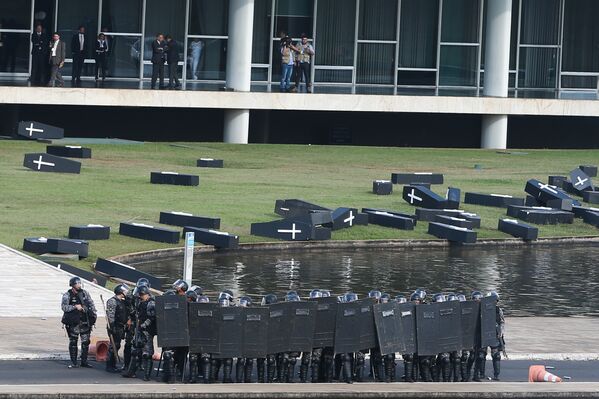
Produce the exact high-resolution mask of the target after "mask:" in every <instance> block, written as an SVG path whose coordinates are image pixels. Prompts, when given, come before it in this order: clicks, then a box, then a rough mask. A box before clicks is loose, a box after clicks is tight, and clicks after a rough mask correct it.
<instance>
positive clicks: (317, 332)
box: [311, 297, 337, 348]
mask: <svg viewBox="0 0 599 399" xmlns="http://www.w3.org/2000/svg"><path fill="white" fill-rule="evenodd" d="M311 300H313V301H315V302H316V303H317V307H316V326H315V328H314V342H313V343H312V345H314V347H315V348H326V347H332V346H333V345H334V344H335V320H336V317H337V298H334V297H325V298H314V299H311Z"/></svg>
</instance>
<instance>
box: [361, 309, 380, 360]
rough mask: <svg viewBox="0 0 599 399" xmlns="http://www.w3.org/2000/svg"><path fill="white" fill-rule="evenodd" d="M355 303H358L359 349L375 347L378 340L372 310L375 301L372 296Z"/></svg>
mask: <svg viewBox="0 0 599 399" xmlns="http://www.w3.org/2000/svg"><path fill="white" fill-rule="evenodd" d="M357 303H358V304H359V305H360V324H359V326H360V349H361V350H363V349H370V348H376V347H377V344H378V341H377V339H376V326H375V324H374V312H373V310H372V306H373V305H374V304H375V301H374V299H372V298H365V299H360V300H359V301H357Z"/></svg>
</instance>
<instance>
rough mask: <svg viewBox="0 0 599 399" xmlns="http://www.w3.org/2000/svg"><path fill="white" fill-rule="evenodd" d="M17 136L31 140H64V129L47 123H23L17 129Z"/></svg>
mask: <svg viewBox="0 0 599 399" xmlns="http://www.w3.org/2000/svg"><path fill="white" fill-rule="evenodd" d="M17 134H18V135H19V136H22V137H25V138H27V139H31V140H37V139H62V138H64V129H63V128H60V127H56V126H52V125H46V124H45V123H39V122H33V121H21V122H19V126H18V128H17Z"/></svg>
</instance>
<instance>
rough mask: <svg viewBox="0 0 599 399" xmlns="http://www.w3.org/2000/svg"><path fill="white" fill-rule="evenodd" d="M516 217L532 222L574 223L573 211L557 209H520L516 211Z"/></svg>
mask: <svg viewBox="0 0 599 399" xmlns="http://www.w3.org/2000/svg"><path fill="white" fill-rule="evenodd" d="M518 219H521V220H524V221H525V222H530V223H534V224H561V223H566V224H572V223H574V213H572V212H565V211H558V210H544V209H521V210H520V211H518Z"/></svg>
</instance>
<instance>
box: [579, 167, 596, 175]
mask: <svg viewBox="0 0 599 399" xmlns="http://www.w3.org/2000/svg"><path fill="white" fill-rule="evenodd" d="M579 168H580V170H582V171H583V172H584V173H586V175H587V176H589V177H597V167H596V166H594V165H580V166H579Z"/></svg>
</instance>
